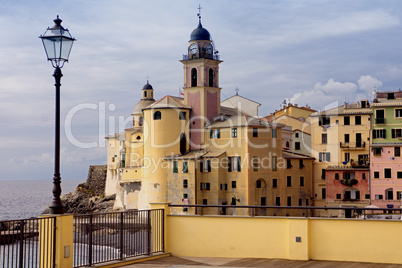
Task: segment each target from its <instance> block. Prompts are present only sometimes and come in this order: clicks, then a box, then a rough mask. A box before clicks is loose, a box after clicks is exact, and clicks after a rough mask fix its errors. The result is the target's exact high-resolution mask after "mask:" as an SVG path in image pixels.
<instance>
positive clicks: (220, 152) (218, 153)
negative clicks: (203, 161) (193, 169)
mask: <svg viewBox="0 0 402 268" xmlns="http://www.w3.org/2000/svg"><path fill="white" fill-rule="evenodd" d="M224 153H226V151H225V150H210V151H209V152H208V153H206V154H204V155H203V156H202V158H217V157H219V156H221V155H223V154H224Z"/></svg>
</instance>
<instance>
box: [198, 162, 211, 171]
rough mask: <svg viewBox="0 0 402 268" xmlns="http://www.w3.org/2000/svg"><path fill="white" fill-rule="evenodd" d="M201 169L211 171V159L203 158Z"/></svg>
mask: <svg viewBox="0 0 402 268" xmlns="http://www.w3.org/2000/svg"><path fill="white" fill-rule="evenodd" d="M200 171H201V172H211V160H201V161H200Z"/></svg>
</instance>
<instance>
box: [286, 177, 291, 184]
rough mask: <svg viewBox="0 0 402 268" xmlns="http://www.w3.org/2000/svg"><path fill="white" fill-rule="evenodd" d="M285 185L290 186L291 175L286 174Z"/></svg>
mask: <svg viewBox="0 0 402 268" xmlns="http://www.w3.org/2000/svg"><path fill="white" fill-rule="evenodd" d="M286 186H287V187H291V186H292V176H287V177H286Z"/></svg>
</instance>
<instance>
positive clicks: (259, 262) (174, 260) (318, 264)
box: [123, 256, 402, 268]
mask: <svg viewBox="0 0 402 268" xmlns="http://www.w3.org/2000/svg"><path fill="white" fill-rule="evenodd" d="M123 267H124V268H154V267H155V268H158V267H161V268H162V267H164V268H204V267H226V268H232V267H275V268H283V267H292V268H300V267H308V268H310V267H313V268H327V267H328V268H329V267H342V268H368V267H380V268H397V267H398V268H402V264H382V263H358V262H335V261H313V260H311V261H294V260H281V259H251V258H250V259H249V258H242V259H232V258H196V257H173V256H170V257H164V258H160V259H155V260H149V261H144V262H141V263H136V264H131V265H126V266H123Z"/></svg>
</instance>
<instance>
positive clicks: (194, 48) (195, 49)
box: [190, 43, 198, 54]
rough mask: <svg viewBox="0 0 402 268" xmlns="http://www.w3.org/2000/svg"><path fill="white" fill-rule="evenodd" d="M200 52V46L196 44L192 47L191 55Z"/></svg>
mask: <svg viewBox="0 0 402 268" xmlns="http://www.w3.org/2000/svg"><path fill="white" fill-rule="evenodd" d="M197 52H198V46H197V44H196V43H193V44H191V46H190V53H191V54H196V53H197Z"/></svg>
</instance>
